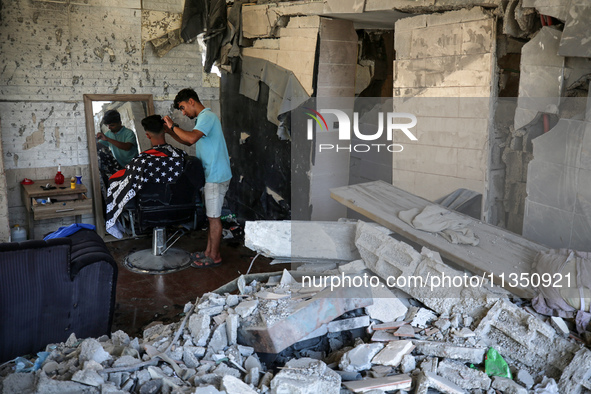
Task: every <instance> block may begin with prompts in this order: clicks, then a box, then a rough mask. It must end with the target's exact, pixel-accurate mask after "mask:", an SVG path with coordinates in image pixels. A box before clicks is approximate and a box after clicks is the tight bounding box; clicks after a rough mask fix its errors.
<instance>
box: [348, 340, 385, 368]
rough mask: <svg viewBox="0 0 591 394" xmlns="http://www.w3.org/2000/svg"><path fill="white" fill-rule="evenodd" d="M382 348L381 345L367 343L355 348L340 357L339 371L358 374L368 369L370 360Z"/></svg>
mask: <svg viewBox="0 0 591 394" xmlns="http://www.w3.org/2000/svg"><path fill="white" fill-rule="evenodd" d="M383 348H384V345H383V344H381V343H367V344H362V345H358V346H355V348H353V349H351V350H349V351H348V352H346V353H345V354H343V356H342V357H341V361H340V362H339V369H341V370H342V371H346V372H359V371H365V370H367V369H370V368H371V366H372V363H373V361H372V359H373V358H374V356H375V355H376V354H378V352H379V351H380V350H382V349H383Z"/></svg>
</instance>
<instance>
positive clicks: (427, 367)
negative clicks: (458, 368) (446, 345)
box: [421, 357, 439, 373]
mask: <svg viewBox="0 0 591 394" xmlns="http://www.w3.org/2000/svg"><path fill="white" fill-rule="evenodd" d="M438 363H439V359H438V358H437V357H425V359H424V360H423V362H422V363H421V370H422V371H423V372H432V373H436V372H437V367H438Z"/></svg>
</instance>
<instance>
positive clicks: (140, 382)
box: [0, 222, 591, 394]
mask: <svg viewBox="0 0 591 394" xmlns="http://www.w3.org/2000/svg"><path fill="white" fill-rule="evenodd" d="M257 223H261V224H260V225H263V226H264V222H257ZM274 225H275V226H276V223H275V224H274ZM288 225H289V224H288ZM346 226H347V227H348V228H350V227H351V225H350V223H347V224H346ZM247 233H248V226H247ZM286 234H287V236H289V234H288V232H286ZM351 239H352V242H354V244H355V247H356V249H357V250H358V253H359V255H360V256H361V259H360V260H355V261H352V262H348V263H346V264H337V263H334V262H331V263H324V264H322V263H319V262H318V261H316V262H315V263H314V264H313V265H303V266H300V267H299V269H298V270H295V271H291V273H290V272H288V271H285V270H284V271H283V274H282V275H274V276H269V277H268V280H267V279H265V280H264V281H263V280H259V281H256V280H255V281H250V282H249V283H247V282H246V281H245V279H244V277H241V278H239V279H238V280H237V287H238V291H237V293H238V294H230V293H224V294H218V293H207V294H205V295H203V297H201V298H199V299H198V300H197V301H196V302H195V303H194V304H192V303H188V304H187V305H186V306H185V311H184V313H185V316H184V317H183V319H182V320H181V321H179V322H177V323H173V324H169V325H163V324H161V323H158V322H154V323H153V324H152V325H150V326H148V327H147V328H146V329H145V330H144V333H143V337H142V338H130V337H129V336H128V335H127V334H126V333H124V332H122V331H117V332H115V333H113V334H112V335H111V338H108V337H107V336H104V337H102V338H98V339H93V338H87V339H83V340H78V339H77V338H76V337H75V336H74V335H71V336H70V338H69V339H68V340H67V341H66V342H65V343H60V344H51V345H48V346H47V348H46V351H47V352H48V356H47V358H46V359H45V360H44V361H43V362H42V363H40V365H39V369H37V370H35V371H33V372H15V368H14V367H15V363H8V364H5V365H4V366H3V367H2V368H0V388H1V390H0V391H1V392H2V393H60V394H62V393H127V392H132V393H141V394H144V393H196V394H206V393H208V394H212V393H227V394H238V393H240V394H247V393H267V392H269V393H298V394H304V393H306V394H308V393H309V394H313V393H347V392H369V393H373V394H377V393H383V392H398V393H405V392H410V391H412V390H414V392H415V393H427V392H429V390H431V392H433V390H437V391H439V392H443V393H491V394H492V393H499V392H501V393H528V392H544V393H559V392H560V393H567V392H568V393H580V392H585V391H586V390H587V386H588V385H589V383H588V379H589V377H590V376H591V352H590V351H589V350H588V349H587V348H585V347H584V346H582V344H580V343H577V342H576V341H575V340H573V339H569V338H568V335H569V330H568V327H567V329H566V331H565V330H564V327H565V325H564V322H562V324H559V322H556V319H555V318H554V319H552V321H553V322H554V324H553V325H551V324H549V323H548V322H546V321H544V318H543V317H542V316H540V315H537V314H536V313H535V312H533V310H532V309H531V308H529V307H527V306H525V307H523V306H520V305H517V304H515V303H514V302H512V301H511V295H510V294H509V293H507V292H505V291H504V290H502V289H499V288H497V287H494V286H490V285H487V284H484V285H482V286H478V288H477V289H474V288H472V287H470V286H464V287H462V286H457V287H453V288H447V289H442V288H438V289H433V290H431V289H429V290H428V289H425V288H420V287H418V286H409V285H406V286H398V288H392V287H390V288H389V287H388V286H382V284H384V282H380V286H375V287H374V286H369V288H363V289H362V290H359V291H358V289H353V288H343V287H341V288H331V286H332V283H331V282H330V281H326V280H328V279H330V278H340V280H343V278H345V277H349V278H360V279H361V278H363V277H367V275H368V274H369V275H374V276H375V275H378V276H380V277H381V278H382V279H384V280H385V278H386V277H388V276H390V275H396V276H401V275H411V274H412V275H415V276H421V275H428V274H429V275H435V274H438V275H442V273H445V275H448V276H451V277H455V276H460V277H464V272H460V271H457V270H454V269H452V268H450V267H448V266H447V265H446V264H444V263H443V262H442V261H441V259H440V258H439V257H438V255H437V254H436V253H434V252H432V251H429V250H425V249H424V250H422V252H421V253H419V252H417V251H415V250H414V249H413V248H412V247H410V246H409V245H407V244H405V243H403V242H400V241H398V240H396V239H394V238H393V237H391V236H390V235H389V232H388V230H386V229H384V228H382V227H379V226H376V225H370V224H366V223H363V222H359V223H357V225H356V226H355V235H354V237H352V238H351ZM319 266H322V267H325V268H329V269H328V270H325V271H323V272H318V271H320V270H319V269H318V267H319ZM313 267H316V270H312V269H311V268H313ZM309 271H316V272H315V273H314V276H313V278H314V281H312V283H314V284H315V285H316V286H305V284H306V280H305V277H306V276H307V275H305V274H304V273H305V272H309ZM300 277H301V278H300ZM296 278H298V279H296ZM323 280H325V281H323ZM320 283H322V284H320ZM319 284H320V285H319ZM335 294H336V296H335ZM331 295H332V296H331ZM491 348H494V349H495V350H497V351H498V352H499V353H500V354H501V355H502V357H503V358H504V359H505V361H506V362H507V363H508V364H509V368H510V369H511V372H512V376H513V379H509V378H506V377H501V376H489V375H488V374H487V373H486V372H485V355H486V354H487V352H488V351H489V349H491ZM35 359H36V358H35V357H33V358H31V361H32V362H35Z"/></svg>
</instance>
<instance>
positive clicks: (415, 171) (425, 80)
mask: <svg viewBox="0 0 591 394" xmlns="http://www.w3.org/2000/svg"><path fill="white" fill-rule="evenodd" d="M394 40H395V44H394V47H395V49H396V60H395V61H394V97H401V98H402V97H416V98H418V99H417V100H406V101H405V103H408V105H407V104H405V110H404V111H401V108H399V107H396V109H397V112H410V113H414V114H415V115H417V119H418V122H417V125H416V127H415V128H413V132H416V133H417V134H415V135H416V137H417V138H418V141H408V140H404V144H403V145H404V151H403V152H401V153H397V154H394V159H393V184H394V185H396V186H398V187H400V188H402V189H405V190H407V191H410V192H411V193H414V194H417V195H419V196H421V197H424V198H426V199H429V200H435V199H437V198H439V197H442V196H444V195H446V194H449V193H451V192H453V191H454V190H456V189H458V188H467V189H470V190H474V191H477V192H479V193H482V194H483V196H484V198H483V200H484V203H483V204H484V206H485V207H486V204H487V190H488V184H487V182H489V177H490V174H489V173H488V161H489V156H490V155H489V152H488V150H489V139H490V138H492V137H491V136H490V135H491V134H492V133H491V132H490V128H491V126H490V124H489V123H490V122H489V118H490V112H491V108H490V107H491V102H490V100H489V98H490V97H491V96H493V95H494V94H495V93H494V91H493V87H492V86H494V84H495V81H496V67H495V64H496V55H495V51H496V20H495V18H494V17H492V16H491V15H489V14H488V13H487V12H486V11H484V10H483V9H482V8H479V7H475V8H472V9H471V10H461V11H450V12H446V13H443V14H432V15H419V16H414V17H409V18H404V19H401V20H399V21H397V22H396V25H395V30H394ZM411 102H414V104H411ZM395 142H400V141H395ZM484 214H485V215H484V219H485V220H486V219H487V215H486V208H485V209H484Z"/></svg>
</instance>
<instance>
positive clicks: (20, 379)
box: [2, 373, 35, 393]
mask: <svg viewBox="0 0 591 394" xmlns="http://www.w3.org/2000/svg"><path fill="white" fill-rule="evenodd" d="M34 391H35V375H33V374H31V373H12V374H9V375H8V376H6V377H5V378H4V380H2V392H3V393H33V392H34Z"/></svg>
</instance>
